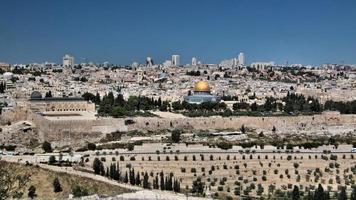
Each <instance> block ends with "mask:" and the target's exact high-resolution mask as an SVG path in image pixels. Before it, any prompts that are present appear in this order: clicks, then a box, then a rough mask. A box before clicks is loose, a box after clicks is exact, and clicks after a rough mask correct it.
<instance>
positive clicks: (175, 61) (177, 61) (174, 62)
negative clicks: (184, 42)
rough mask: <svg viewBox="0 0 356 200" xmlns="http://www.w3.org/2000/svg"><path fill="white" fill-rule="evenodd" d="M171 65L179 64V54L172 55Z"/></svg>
mask: <svg viewBox="0 0 356 200" xmlns="http://www.w3.org/2000/svg"><path fill="white" fill-rule="evenodd" d="M172 65H173V66H179V65H180V56H179V55H172Z"/></svg>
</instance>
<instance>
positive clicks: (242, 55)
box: [238, 52, 245, 65]
mask: <svg viewBox="0 0 356 200" xmlns="http://www.w3.org/2000/svg"><path fill="white" fill-rule="evenodd" d="M238 60H239V64H240V65H245V54H244V53H242V52H241V53H239V57H238Z"/></svg>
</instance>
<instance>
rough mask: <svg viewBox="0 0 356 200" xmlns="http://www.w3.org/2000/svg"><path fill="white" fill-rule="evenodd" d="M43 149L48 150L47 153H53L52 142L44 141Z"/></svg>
mask: <svg viewBox="0 0 356 200" xmlns="http://www.w3.org/2000/svg"><path fill="white" fill-rule="evenodd" d="M42 149H43V150H44V151H45V152H46V153H51V152H52V151H53V150H52V145H51V143H49V142H47V141H44V142H43V144H42Z"/></svg>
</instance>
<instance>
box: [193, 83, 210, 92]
mask: <svg viewBox="0 0 356 200" xmlns="http://www.w3.org/2000/svg"><path fill="white" fill-rule="evenodd" d="M194 92H210V86H209V83H208V82H207V81H198V82H197V83H195V87H194Z"/></svg>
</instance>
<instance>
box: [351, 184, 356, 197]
mask: <svg viewBox="0 0 356 200" xmlns="http://www.w3.org/2000/svg"><path fill="white" fill-rule="evenodd" d="M350 199H351V200H356V188H355V187H352V193H351V198H350Z"/></svg>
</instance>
